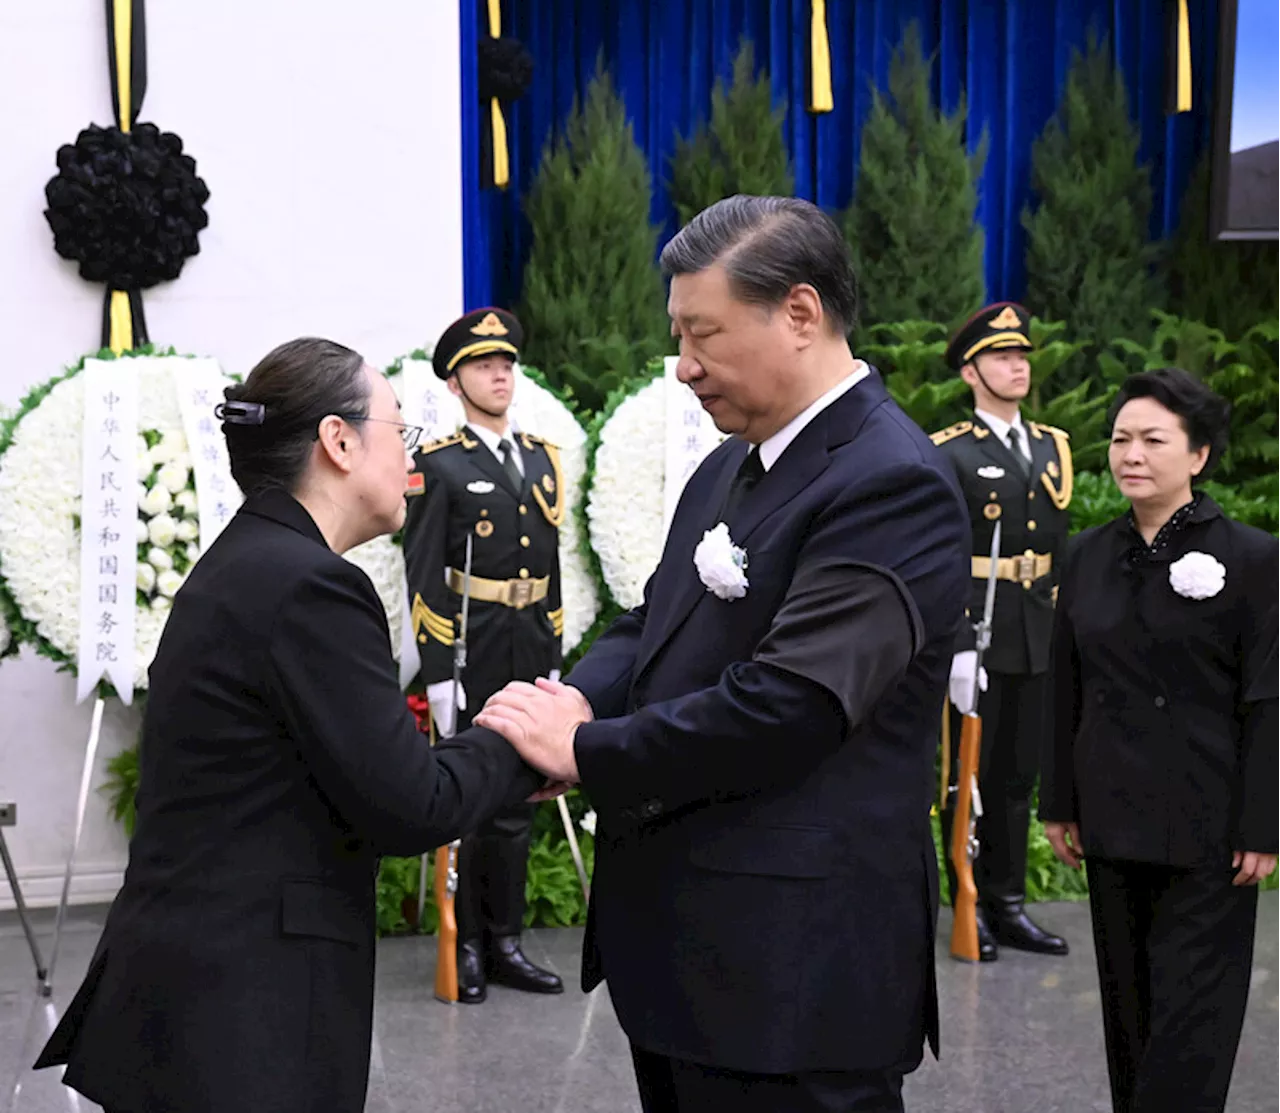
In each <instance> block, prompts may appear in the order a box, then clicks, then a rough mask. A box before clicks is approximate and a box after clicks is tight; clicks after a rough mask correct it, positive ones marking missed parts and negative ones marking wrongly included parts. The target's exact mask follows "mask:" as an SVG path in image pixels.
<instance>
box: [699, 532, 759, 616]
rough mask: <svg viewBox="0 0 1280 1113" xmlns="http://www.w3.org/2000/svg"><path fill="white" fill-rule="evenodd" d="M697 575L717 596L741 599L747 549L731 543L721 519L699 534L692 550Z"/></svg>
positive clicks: (744, 586) (744, 592)
mask: <svg viewBox="0 0 1280 1113" xmlns="http://www.w3.org/2000/svg"><path fill="white" fill-rule="evenodd" d="M693 563H694V564H695V565H696V566H697V569H698V577H699V578H700V579H701V580H702V582H703V583H704V584H705V585H706V588H707V590H708V591H709V592H711V593H712V594H713V595H714V596H715V597H716V598H717V599H729V600H733V599H741V598H742V597H743V596H744V595H746V593H747V588H748V586H750V585H749V584H748V583H747V552H746V550H745V549H743V548H740V547H739V546H737V545H735V544H734V543H733V538H732V537H730V536H729V527H728V526H727V525H725V523H724V522H721V523H720V524H719V525H718V526H716V528H715V529H709V530H707V532H706V533H704V534H703V535H702V540H701V541H699V542H698V547H697V548H696V549H694V550H693Z"/></svg>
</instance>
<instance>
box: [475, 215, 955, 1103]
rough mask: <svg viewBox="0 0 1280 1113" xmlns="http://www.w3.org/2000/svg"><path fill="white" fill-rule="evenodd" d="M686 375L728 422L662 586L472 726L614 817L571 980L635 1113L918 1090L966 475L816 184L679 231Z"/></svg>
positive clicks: (680, 528) (676, 251) (675, 526)
mask: <svg viewBox="0 0 1280 1113" xmlns="http://www.w3.org/2000/svg"><path fill="white" fill-rule="evenodd" d="M662 262H663V266H664V269H665V270H666V271H667V273H669V274H671V275H672V276H673V277H672V282H671V292H670V300H669V304H668V310H669V312H670V315H671V319H672V331H673V332H674V334H675V335H677V336H678V337H679V340H680V365H679V376H680V378H681V380H682V381H683V382H685V383H687V384H689V385H690V386H691V387H692V388H693V390H694V391H695V393H696V394H697V395H698V396H699V398H700V399H701V401H702V404H703V406H704V407H705V408H706V409H707V411H708V412H709V413H710V414H711V416H712V418H713V419H714V420H715V423H716V425H717V427H718V428H720V429H721V430H723V431H725V432H729V433H733V434H736V436H734V437H732V438H731V439H730V440H728V441H727V442H726V443H725V444H723V445H722V446H721V447H720V448H718V449H717V450H716V451H715V452H713V453H712V454H711V455H710V456H709V457H708V458H707V459H706V460H705V461H704V462H703V464H702V466H701V467H700V468H699V469H698V471H697V472H696V473H695V474H694V475H693V476H692V478H691V479H690V480H689V483H688V486H687V487H686V489H685V491H684V494H683V496H682V498H681V500H680V503H679V506H678V508H677V510H676V513H675V517H674V519H673V521H672V524H671V530H670V533H669V535H668V537H667V542H666V547H665V550H664V553H663V556H662V561H661V563H660V564H659V566H658V569H657V571H656V572H655V573H654V575H653V577H652V579H651V580H650V581H649V584H648V586H647V588H646V590H645V599H644V602H643V603H642V604H641V605H640V606H639V607H637V608H636V609H635V610H633V611H631V612H630V613H628V614H626V615H624V616H622V617H621V618H620V619H618V621H617V622H615V623H614V625H613V626H612V627H611V628H610V629H609V630H608V631H607V632H606V633H605V634H604V635H603V636H602V637H601V638H600V639H599V640H598V641H597V642H596V643H595V645H594V646H593V647H592V649H591V650H590V651H589V652H588V654H587V655H586V657H585V658H584V659H583V660H582V661H581V662H580V663H579V664H578V665H577V667H576V668H575V669H574V671H573V673H572V675H571V677H570V678H569V679H570V681H571V684H572V687H569V686H566V685H559V684H555V683H552V682H549V681H539V682H538V684H537V685H536V686H534V685H512V686H511V687H509V688H508V689H506V690H505V691H504V692H502V693H500V694H498V695H497V696H495V697H494V698H493V699H492V700H491V701H490V703H489V705H488V706H487V707H486V709H485V710H484V711H483V712H482V713H481V714H480V715H479V716H478V717H477V720H476V721H477V723H480V724H482V725H486V726H491V727H493V728H494V729H496V730H498V731H500V732H501V733H503V734H504V735H506V736H507V737H508V738H509V740H511V741H512V742H513V744H514V745H515V746H516V747H517V749H520V750H521V751H522V753H523V754H524V755H525V757H526V759H528V760H530V762H531V764H533V765H535V766H537V767H539V768H541V769H542V770H543V771H544V772H546V773H547V774H548V775H550V776H551V777H553V778H555V779H557V780H560V781H565V782H577V781H581V783H582V784H583V785H584V787H585V788H586V790H587V792H588V793H589V794H590V797H591V800H592V802H593V803H594V805H595V807H596V811H597V813H598V814H599V826H598V828H597V842H596V848H597V849H596V854H597V858H596V861H597V868H596V876H595V884H594V886H593V888H592V899H591V911H590V920H589V925H588V930H587V937H586V942H585V952H584V964H583V987H584V988H585V989H588V990H589V989H591V988H592V987H594V986H595V985H596V984H597V983H598V982H599V981H600V980H601V979H607V980H608V983H609V989H610V992H611V994H612V997H613V1002H614V1005H615V1008H616V1010H617V1013H618V1017H619V1019H620V1021H621V1023H622V1026H623V1028H624V1029H625V1031H626V1033H627V1035H628V1036H629V1037H630V1039H631V1043H632V1049H633V1058H634V1061H635V1067H636V1075H637V1080H638V1082H639V1087H640V1093H641V1099H642V1103H643V1105H644V1108H645V1109H646V1110H648V1111H656V1110H664V1111H665V1110H707V1109H715V1110H729V1111H748V1110H750V1111H755V1110H759V1111H762V1113H763V1111H765V1110H768V1111H769V1113H777V1111H779V1110H787V1111H810V1110H813V1111H817V1110H835V1109H839V1110H876V1111H882V1110H900V1109H902V1099H901V1089H902V1081H903V1077H904V1075H905V1074H906V1073H907V1072H909V1071H911V1070H913V1069H914V1068H915V1067H916V1066H917V1065H918V1064H919V1062H920V1059H921V1056H922V1054H923V1045H924V1042H925V1040H926V1039H927V1040H928V1041H929V1042H930V1044H931V1045H932V1046H933V1047H934V1050H935V1052H936V1048H937V1043H936V1040H937V1001H936V995H935V988H934V970H933V939H934V928H935V915H936V899H937V871H936V862H935V857H934V850H933V843H932V840H931V838H930V833H929V800H930V796H931V783H932V778H933V755H934V739H935V725H936V721H937V716H938V714H939V713H940V711H941V708H942V701H943V695H944V690H945V687H946V678H947V669H948V665H949V662H950V658H951V652H952V648H953V645H954V640H955V636H956V630H957V627H958V625H959V622H960V619H961V616H962V613H963V608H964V597H965V593H966V590H967V586H968V583H967V580H968V572H969V569H968V564H967V561H968V557H969V551H968V531H967V524H966V520H965V515H964V508H963V506H962V504H961V502H960V497H959V492H958V491H957V489H956V485H955V480H954V477H953V475H952V473H951V471H950V469H949V468H948V467H947V466H946V463H945V461H944V460H942V459H941V457H940V456H939V454H938V452H937V451H936V450H935V449H934V447H933V446H932V445H931V444H930V443H929V439H928V438H927V437H926V436H925V435H924V434H923V433H922V432H921V431H920V430H919V429H918V428H917V427H916V426H915V425H914V424H913V423H912V422H911V421H910V420H909V419H908V418H907V417H906V416H905V415H904V414H903V413H902V411H901V410H900V409H899V408H898V407H897V405H895V404H894V402H893V401H892V400H891V399H890V398H889V396H888V394H887V392H886V391H885V388H884V384H883V383H882V382H881V380H880V377H879V376H878V375H877V374H876V372H875V371H874V370H873V369H872V368H870V367H868V366H867V365H866V364H865V363H863V362H862V361H861V360H857V359H855V358H854V356H853V354H852V352H851V351H850V349H849V345H848V342H847V340H846V334H847V332H848V330H849V328H850V327H851V325H852V323H853V320H854V316H855V310H856V294H855V283H854V277H853V273H852V269H851V266H850V263H849V258H848V253H847V249H846V247H845V245H844V242H843V240H842V238H841V236H840V233H839V231H838V229H837V228H836V227H835V225H834V224H833V223H832V221H831V220H830V219H829V218H828V217H826V216H825V215H824V214H823V213H822V212H821V211H820V210H819V209H817V208H816V207H815V206H813V205H811V204H809V203H808V202H806V201H801V200H796V199H791V198H777V197H734V198H730V199H728V200H726V201H722V202H720V203H718V204H716V205H713V206H712V207H711V208H710V209H707V210H706V211H705V212H703V213H701V214H700V215H699V216H697V217H696V218H695V219H694V220H693V221H692V222H691V223H690V224H689V225H688V226H687V227H686V228H685V229H684V230H683V231H681V232H680V234H679V235H678V236H676V238H675V239H673V240H672V241H671V243H670V244H669V245H668V246H667V247H666V248H665V250H664V252H663V256H662Z"/></svg>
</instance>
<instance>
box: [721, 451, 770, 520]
mask: <svg viewBox="0 0 1280 1113" xmlns="http://www.w3.org/2000/svg"><path fill="white" fill-rule="evenodd" d="M763 478H764V464H762V463H761V462H760V449H759V448H756V447H754V446H753V447H752V449H751V451H750V452H748V453H747V458H746V459H745V460H743V461H742V466H741V467H739V468H738V474H737V475H735V476H734V477H733V482H732V483H731V484H730V485H729V495H728V497H727V498H726V499H725V500H724V513H723V514H722V515H721V517H722V518H725V519H727V518H731V517H732V516H733V514H734V511H736V510H737V509H738V507H739V506H740V505H741V504H742V500H743V499H744V498H746V496H747V493H748V492H749V491H750V490H751V489H752V488H753V487H754V486H755V485H756V484H757V483H759V482H760V480H761V479H763Z"/></svg>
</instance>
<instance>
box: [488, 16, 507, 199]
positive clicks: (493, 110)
mask: <svg viewBox="0 0 1280 1113" xmlns="http://www.w3.org/2000/svg"><path fill="white" fill-rule="evenodd" d="M489 34H490V35H492V36H493V37H494V38H495V39H497V38H500V37H501V36H502V7H501V2H500V0H489ZM489 117H490V120H491V121H492V128H493V184H494V185H496V186H497V187H498V188H499V189H505V188H506V187H507V184H508V183H509V182H510V181H511V162H510V156H509V155H508V154H507V122H506V120H504V119H503V117H502V105H501V104H500V103H498V98H497V97H494V98H493V99H492V100H490V101H489Z"/></svg>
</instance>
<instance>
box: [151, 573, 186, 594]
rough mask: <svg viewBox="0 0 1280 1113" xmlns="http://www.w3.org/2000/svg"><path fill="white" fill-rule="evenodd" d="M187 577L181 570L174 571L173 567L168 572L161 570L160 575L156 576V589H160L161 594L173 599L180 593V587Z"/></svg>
mask: <svg viewBox="0 0 1280 1113" xmlns="http://www.w3.org/2000/svg"><path fill="white" fill-rule="evenodd" d="M185 579H186V577H185V576H183V575H182V574H181V573H179V572H174V571H173V570H172V569H170V570H169V571H168V572H161V573H160V575H158V576H157V577H156V590H157V591H159V592H160V594H161V595H167V596H168V597H169V598H170V599H172V598H173V597H174V596H175V595H177V594H178V588H180V587H181V586H182V581H183V580H185Z"/></svg>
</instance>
